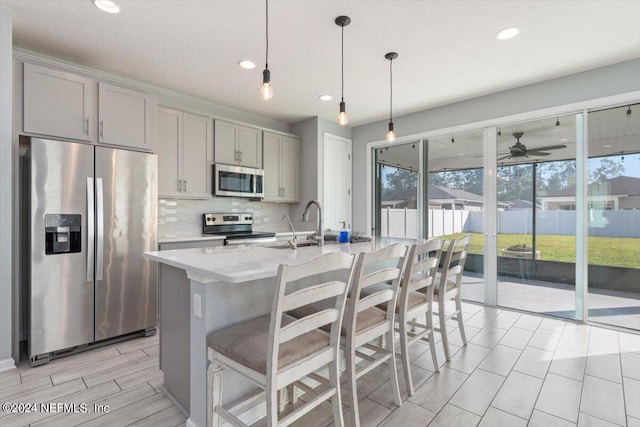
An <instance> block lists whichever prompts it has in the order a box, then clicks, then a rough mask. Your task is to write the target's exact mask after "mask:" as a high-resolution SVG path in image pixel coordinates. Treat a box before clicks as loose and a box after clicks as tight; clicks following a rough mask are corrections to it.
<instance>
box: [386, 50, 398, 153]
mask: <svg viewBox="0 0 640 427" xmlns="http://www.w3.org/2000/svg"><path fill="white" fill-rule="evenodd" d="M384 57H385V58H387V59H388V60H389V132H387V136H386V140H387V141H388V142H393V141H395V140H396V133H395V132H394V130H393V60H394V59H396V58H397V57H398V54H397V53H396V52H389V53H387V54H386V55H385V56H384Z"/></svg>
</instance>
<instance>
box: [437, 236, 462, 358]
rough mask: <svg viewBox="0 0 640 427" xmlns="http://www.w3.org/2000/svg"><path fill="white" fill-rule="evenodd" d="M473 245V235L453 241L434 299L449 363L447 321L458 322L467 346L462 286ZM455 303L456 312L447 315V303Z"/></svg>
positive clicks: (450, 244)
mask: <svg viewBox="0 0 640 427" xmlns="http://www.w3.org/2000/svg"><path fill="white" fill-rule="evenodd" d="M470 244H471V234H467V235H465V236H463V237H460V238H459V239H453V240H451V242H449V245H448V246H447V247H446V251H447V252H446V254H445V256H444V260H443V262H442V269H441V270H440V277H439V279H438V280H436V287H435V289H434V298H436V299H437V300H438V319H439V323H440V324H439V325H438V326H439V328H437V329H436V331H439V332H440V334H441V335H442V346H443V347H444V354H445V357H446V359H447V361H450V360H451V354H450V351H449V338H448V335H447V320H449V319H455V320H457V321H458V330H459V331H460V337H461V338H462V343H463V345H465V346H466V345H467V337H466V336H465V334H464V322H463V321H462V297H461V285H462V274H463V273H464V264H465V262H466V261H467V252H468V250H469V245H470ZM451 300H453V301H455V310H454V311H453V312H451V313H446V303H447V301H451Z"/></svg>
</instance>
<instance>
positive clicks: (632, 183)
mask: <svg viewBox="0 0 640 427" xmlns="http://www.w3.org/2000/svg"><path fill="white" fill-rule="evenodd" d="M602 184H607V186H608V189H607V194H608V195H610V196H618V195H625V196H640V178H636V177H633V176H617V177H615V178H610V179H605V180H602V181H599V182H593V183H591V184H589V194H598V193H600V191H598V188H597V186H598V185H602ZM575 195H576V186H575V185H571V186H569V187H567V188H563V189H561V190H553V191H549V193H548V194H547V195H546V196H544V197H562V196H575Z"/></svg>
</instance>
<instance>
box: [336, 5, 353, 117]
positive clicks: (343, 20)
mask: <svg viewBox="0 0 640 427" xmlns="http://www.w3.org/2000/svg"><path fill="white" fill-rule="evenodd" d="M335 22H336V25H337V26H339V27H341V28H342V41H341V58H342V74H341V82H342V91H341V96H340V114H338V123H339V124H341V125H342V126H344V125H346V124H347V123H349V116H347V107H346V104H345V103H344V27H346V26H347V25H349V24H350V23H351V18H349V17H348V16H338V17H337V18H336V21H335Z"/></svg>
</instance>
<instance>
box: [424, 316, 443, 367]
mask: <svg viewBox="0 0 640 427" xmlns="http://www.w3.org/2000/svg"><path fill="white" fill-rule="evenodd" d="M430 305H431V304H430ZM432 310H433V306H431V307H430V308H429V313H427V314H426V315H425V317H426V318H427V329H429V335H427V337H428V339H429V350H430V351H431V360H432V361H433V368H434V369H435V371H436V372H440V366H439V364H438V356H437V355H436V339H435V335H434V333H433V316H432V313H433V311H432Z"/></svg>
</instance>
